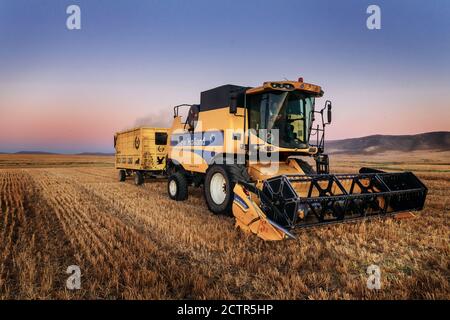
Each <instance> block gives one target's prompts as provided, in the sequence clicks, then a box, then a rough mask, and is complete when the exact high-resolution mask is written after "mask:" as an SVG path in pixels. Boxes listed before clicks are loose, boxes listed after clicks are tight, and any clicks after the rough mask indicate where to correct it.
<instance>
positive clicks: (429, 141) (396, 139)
mask: <svg viewBox="0 0 450 320" xmlns="http://www.w3.org/2000/svg"><path fill="white" fill-rule="evenodd" d="M325 150H326V152H327V153H335V154H336V153H348V154H374V153H381V152H385V151H402V152H409V151H417V150H436V151H448V150H450V132H449V131H439V132H427V133H421V134H415V135H398V136H396V135H379V134H377V135H372V136H367V137H361V138H351V139H343V140H331V141H327V142H326V143H325Z"/></svg>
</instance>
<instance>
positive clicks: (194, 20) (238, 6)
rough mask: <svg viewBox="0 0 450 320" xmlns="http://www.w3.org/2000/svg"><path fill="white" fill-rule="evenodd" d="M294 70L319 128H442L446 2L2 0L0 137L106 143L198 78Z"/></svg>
mask: <svg viewBox="0 0 450 320" xmlns="http://www.w3.org/2000/svg"><path fill="white" fill-rule="evenodd" d="M70 4H77V5H79V6H80V8H81V21H82V28H81V30H73V31H69V30H68V29H67V28H66V18H67V16H68V15H67V14H66V8H67V6H68V5H70ZM370 4H377V5H379V6H380V8H381V30H369V29H367V27H366V19H367V17H368V14H367V13H366V9H367V7H368V5H370ZM299 76H303V77H304V79H305V81H307V82H312V83H315V84H318V85H321V86H322V87H323V89H324V91H325V96H324V97H323V99H322V101H320V100H319V101H318V103H319V105H321V104H322V103H324V101H325V100H326V99H330V100H332V101H333V112H334V113H333V124H332V125H331V127H330V128H329V129H328V130H327V133H328V138H329V139H339V138H347V137H356V136H365V135H369V134H376V133H381V134H409V133H419V132H426V131H437V130H450V120H449V119H450V102H449V101H450V90H449V85H450V2H448V1H437V0H435V1H427V2H426V4H424V3H423V2H419V1H415V0H405V1H398V0H397V1H377V2H373V1H370V2H368V1H339V2H338V1H314V2H311V1H260V0H258V1H256V0H254V1H245V2H244V1H224V0H223V1H206V0H204V1H203V0H202V1H198V0H192V1H170V0H165V1H163V0H159V1H140V0H134V1H122V0H120V1H116V0H114V1H102V0H96V1H93V0H91V1H59V0H58V1H57V0H53V1H40V0H36V1H23V0H0V151H18V150H24V149H27V150H29V149H33V150H35V149H39V150H46V151H58V152H81V151H103V152H108V151H112V150H113V147H112V136H113V133H114V132H115V131H119V130H122V129H124V128H128V127H132V126H134V125H136V124H143V123H145V124H148V125H152V124H156V125H169V124H170V121H171V110H172V108H171V106H173V105H176V104H180V103H197V102H199V99H200V92H201V91H203V90H207V89H210V88H213V87H215V86H219V85H222V84H227V83H232V84H238V85H246V86H258V85H260V84H262V82H264V81H270V80H283V79H284V78H287V79H297V78H298V77H299Z"/></svg>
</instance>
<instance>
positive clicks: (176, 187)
mask: <svg viewBox="0 0 450 320" xmlns="http://www.w3.org/2000/svg"><path fill="white" fill-rule="evenodd" d="M167 193H168V194H169V197H170V199H172V200H176V201H183V200H186V199H187V197H188V182H187V179H186V176H185V175H184V174H183V173H181V172H175V173H174V174H172V175H171V176H170V177H169V180H168V182H167Z"/></svg>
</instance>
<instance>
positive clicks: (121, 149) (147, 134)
mask: <svg viewBox="0 0 450 320" xmlns="http://www.w3.org/2000/svg"><path fill="white" fill-rule="evenodd" d="M168 131H169V129H167V128H149V127H139V128H134V129H130V130H126V131H122V132H118V133H116V134H115V135H114V148H115V149H116V155H115V166H116V169H118V170H119V181H121V182H123V181H125V180H126V177H127V176H131V175H134V181H135V184H136V185H141V184H142V183H143V182H144V179H145V178H146V177H155V176H158V175H165V172H166V158H167V133H168Z"/></svg>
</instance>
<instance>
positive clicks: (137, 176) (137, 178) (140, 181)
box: [134, 171, 144, 186]
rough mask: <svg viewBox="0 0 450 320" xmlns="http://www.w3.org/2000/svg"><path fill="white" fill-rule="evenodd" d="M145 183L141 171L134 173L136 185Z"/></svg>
mask: <svg viewBox="0 0 450 320" xmlns="http://www.w3.org/2000/svg"><path fill="white" fill-rule="evenodd" d="M143 183H144V175H143V174H142V172H140V171H136V172H135V173H134V184H135V185H137V186H140V185H141V184H143Z"/></svg>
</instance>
